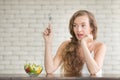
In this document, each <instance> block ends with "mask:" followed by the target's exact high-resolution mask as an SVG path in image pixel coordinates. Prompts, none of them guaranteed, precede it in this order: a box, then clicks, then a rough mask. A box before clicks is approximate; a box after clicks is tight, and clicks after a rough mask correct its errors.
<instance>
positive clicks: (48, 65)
mask: <svg viewBox="0 0 120 80" xmlns="http://www.w3.org/2000/svg"><path fill="white" fill-rule="evenodd" d="M43 37H44V40H45V57H44V65H45V70H46V73H48V74H49V73H53V72H54V71H55V70H56V69H57V68H58V67H59V65H60V64H61V61H62V59H61V53H62V51H63V48H64V46H65V44H64V43H63V44H62V45H60V47H59V48H58V50H57V53H56V55H55V57H53V56H52V28H51V26H49V27H48V28H46V29H45V31H44V32H43Z"/></svg>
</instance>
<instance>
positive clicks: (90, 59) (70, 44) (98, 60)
mask: <svg viewBox="0 0 120 80" xmlns="http://www.w3.org/2000/svg"><path fill="white" fill-rule="evenodd" d="M69 31H70V34H71V36H72V38H71V40H68V41H64V42H63V43H62V44H61V45H60V47H59V48H58V51H57V53H56V55H55V56H54V57H52V53H51V52H52V35H53V33H52V27H51V25H49V26H48V27H47V28H46V29H45V31H44V32H43V37H44V40H45V69H46V73H53V72H54V71H56V70H57V69H58V67H59V66H60V65H62V69H63V71H64V74H79V73H84V72H85V73H87V72H88V73H89V74H98V73H101V69H102V65H103V61H104V56H105V53H106V46H105V44H104V43H102V42H98V41H96V40H95V39H96V37H97V24H96V20H95V18H94V16H93V14H92V13H91V12H89V11H86V10H79V11H77V12H75V13H74V14H73V16H72V17H71V19H70V23H69Z"/></svg>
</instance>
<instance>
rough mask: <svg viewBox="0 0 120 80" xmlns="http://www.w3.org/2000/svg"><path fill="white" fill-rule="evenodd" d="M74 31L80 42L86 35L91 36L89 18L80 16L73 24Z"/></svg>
mask: <svg viewBox="0 0 120 80" xmlns="http://www.w3.org/2000/svg"><path fill="white" fill-rule="evenodd" d="M73 30H74V33H75V36H76V38H77V39H78V40H81V39H82V38H84V37H85V36H86V35H88V34H91V32H92V29H91V27H90V23H89V18H88V16H86V15H84V16H78V17H76V18H75V20H74V23H73Z"/></svg>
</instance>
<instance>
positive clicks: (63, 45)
mask: <svg viewBox="0 0 120 80" xmlns="http://www.w3.org/2000/svg"><path fill="white" fill-rule="evenodd" d="M70 42H71V41H70V40H66V41H64V42H62V44H61V45H60V47H61V48H65V46H66V45H67V44H69V43H70Z"/></svg>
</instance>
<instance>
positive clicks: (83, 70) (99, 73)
mask: <svg viewBox="0 0 120 80" xmlns="http://www.w3.org/2000/svg"><path fill="white" fill-rule="evenodd" d="M91 56H92V57H94V52H92V53H91ZM82 73H83V74H90V73H89V71H88V69H87V65H86V63H85V64H84V66H83V69H82ZM96 75H97V76H102V69H100V70H99V71H98V72H97V74H96Z"/></svg>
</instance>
